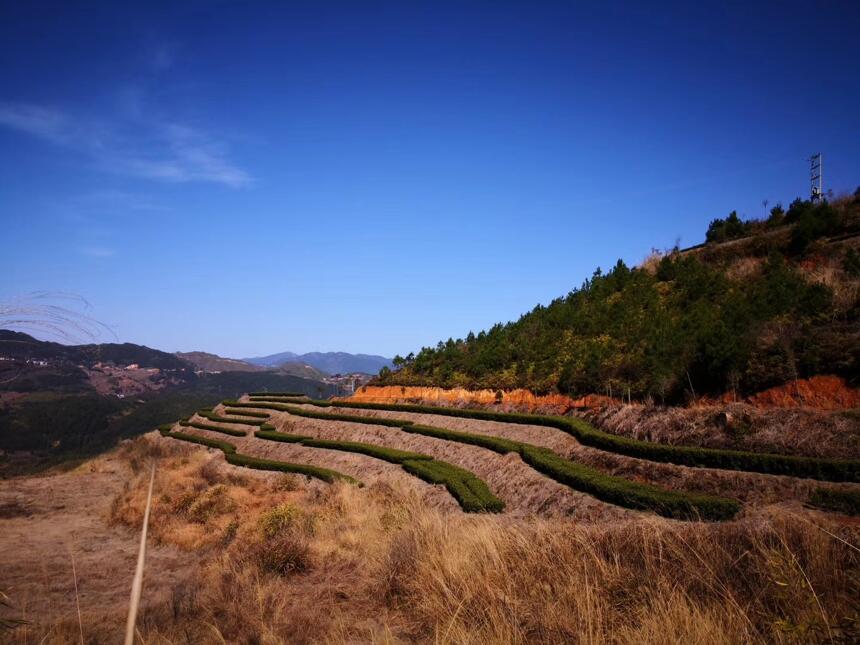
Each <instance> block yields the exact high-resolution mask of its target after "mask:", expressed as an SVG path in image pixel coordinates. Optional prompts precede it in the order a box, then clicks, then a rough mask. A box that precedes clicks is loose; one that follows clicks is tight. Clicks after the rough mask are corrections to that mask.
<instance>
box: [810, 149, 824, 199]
mask: <svg viewBox="0 0 860 645" xmlns="http://www.w3.org/2000/svg"><path fill="white" fill-rule="evenodd" d="M823 167H824V161H823V160H822V158H821V153H820V152H818V153H816V154H814V155H812V156H811V157H810V158H809V181H810V183H811V184H812V196H811V199H812V203H814V204H817V203H818V202H820V201H821V200H822V199H824V190H823V188H822V179H821V176H822V175H823V174H824V173H823V172H822V169H823Z"/></svg>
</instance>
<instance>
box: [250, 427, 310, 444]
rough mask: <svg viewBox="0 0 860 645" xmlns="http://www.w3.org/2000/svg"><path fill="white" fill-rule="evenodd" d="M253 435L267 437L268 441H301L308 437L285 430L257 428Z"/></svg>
mask: <svg viewBox="0 0 860 645" xmlns="http://www.w3.org/2000/svg"><path fill="white" fill-rule="evenodd" d="M254 436H255V437H257V438H258V439H268V440H269V441H281V442H283V443H301V442H302V441H304V440H305V439H310V437H304V436H302V435H298V434H288V433H286V432H278V431H277V430H257V431H256V432H255V433H254Z"/></svg>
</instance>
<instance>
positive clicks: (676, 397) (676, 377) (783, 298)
mask: <svg viewBox="0 0 860 645" xmlns="http://www.w3.org/2000/svg"><path fill="white" fill-rule="evenodd" d="M858 233H860V189H858V194H855V196H853V197H846V198H842V199H839V200H836V201H834V202H833V203H827V202H823V203H821V204H812V203H810V202H808V201H803V200H799V199H798V200H796V201H795V202H793V203H792V204H791V206H790V207H789V208H788V209H787V210H784V209H783V208H782V207H781V206H776V207H775V208H773V209H772V210H771V216H770V218H768V219H767V220H753V221H742V220H741V219H740V218H738V216H737V214H736V213H732V214H730V215H729V217H727V218H726V219H717V220H714V221H713V222H712V223H711V225H710V227H709V230H708V232H707V237H706V239H707V240H708V241H707V242H706V243H705V244H704V245H702V246H700V247H696V248H693V249H689V250H686V251H680V250H678V249H675V250H673V251H671V252H668V253H665V254H659V255H655V256H652V257H650V258H649V259H648V260H646V261H645V262H644V263H643V264H642V266H640V267H636V268H630V267H628V266H627V265H626V264H625V263H624V262H622V261H621V260H619V261H618V262H617V263H616V264H615V265H614V266H613V267H612V269H611V270H609V271H607V272H603V271H601V269H599V268H598V269H597V270H596V271H595V272H594V275H593V276H592V277H591V278H590V279H588V280H586V281H585V282H584V283H583V284H582V286H581V287H580V288H578V289H574V290H573V291H571V292H570V293H568V294H567V295H566V296H564V297H561V298H558V299H556V300H554V301H553V302H551V303H550V304H549V305H546V306H544V305H538V306H537V307H535V308H534V309H533V310H532V311H531V312H529V313H527V314H525V315H523V316H522V317H521V318H520V319H519V320H517V321H516V322H510V323H507V324H501V323H500V324H496V325H495V326H493V327H492V328H491V329H489V330H488V331H482V332H480V333H478V334H477V335H476V334H474V333H472V332H469V334H468V335H467V336H466V337H465V338H464V339H457V340H454V339H452V338H451V339H448V341H447V342H439V343H438V345H437V346H436V347H425V348H423V349H422V350H421V351H420V352H418V353H417V354H416V355H413V354H410V355H409V356H407V357H405V358H402V357H399V356H398V357H396V358H395V365H396V368H395V369H396V371H393V372H392V371H387V370H385V369H383V370H382V372H381V373H380V376H379V377H378V378H377V379H376V383H379V384H386V385H435V386H441V387H455V386H460V387H467V388H493V389H511V388H516V387H523V388H528V389H531V390H533V391H535V392H539V393H545V392H554V391H557V392H561V393H565V394H572V395H581V394H587V393H591V392H603V393H613V394H614V395H616V396H619V395H623V396H625V397H626V396H627V395H628V393H629V395H630V396H632V397H634V398H645V397H649V396H650V397H652V398H654V399H655V400H657V401H662V402H680V401H683V400H685V399H686V398H688V397H690V396H691V395H693V396H699V395H701V394H719V393H723V392H727V391H735V392H736V393H738V394H743V393H751V392H754V391H758V390H761V389H764V388H767V387H770V386H773V385H778V384H782V383H785V382H789V381H792V380H794V379H797V378H803V377H807V376H812V375H815V374H837V375H841V376H844V377H845V378H846V379H848V380H849V382H851V383H856V381H857V376H858V365H860V356H858V353H860V342H858V341H860V323H858V291H860V289H858V287H860V280H858V278H860V255H858V252H857V248H856V244H857V237H856V236H857V235H858Z"/></svg>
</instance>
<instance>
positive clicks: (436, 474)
mask: <svg viewBox="0 0 860 645" xmlns="http://www.w3.org/2000/svg"><path fill="white" fill-rule="evenodd" d="M402 465H403V469H404V470H406V472H408V473H411V474H413V475H415V476H416V477H420V478H421V479H423V480H424V481H426V482H429V483H431V484H444V485H445V488H447V489H448V492H449V493H451V495H452V496H453V497H454V499H456V500H457V502H458V503H459V504H460V506H461V507H462V509H463V510H464V511H466V512H468V513H480V512H487V513H500V512H501V511H502V510H503V509H504V508H505V503H504V502H503V501H502V500H500V499H498V498H497V497H496V496H495V495H493V493H492V492H490V489H489V488H488V487H487V485H486V484H485V483H484V482H483V480H481V479H478V478H477V477H476V476H475V475H474V474H473V473H471V472H469V471H468V470H464V469H463V468H458V467H457V466H454V465H453V464H449V463H448V462H445V461H437V460H435V459H433V460H423V459H422V460H415V461H404V462H403V464H402Z"/></svg>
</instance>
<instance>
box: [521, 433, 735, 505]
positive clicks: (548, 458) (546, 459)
mask: <svg viewBox="0 0 860 645" xmlns="http://www.w3.org/2000/svg"><path fill="white" fill-rule="evenodd" d="M520 455H521V456H522V459H523V461H524V462H526V463H527V464H528V465H529V466H531V467H532V468H534V469H535V470H537V471H538V472H541V473H543V474H544V475H546V476H548V477H551V478H552V479H554V480H555V481H557V482H559V483H561V484H565V485H567V486H570V487H571V488H575V489H576V490H579V491H582V492H584V493H588V494H590V495H593V496H594V497H596V498H597V499H600V500H602V501H604V502H609V503H610V504H617V505H618V506H624V507H627V508H633V509H637V510H649V511H654V512H655V513H657V514H658V515H663V516H665V517H673V518H676V519H686V520H689V519H693V520H696V519H702V520H727V519H730V518H732V517H734V515H735V514H736V513H737V512H738V511H739V510H740V504H739V503H738V502H737V501H735V500H733V499H726V498H723V497H712V496H710V495H700V494H696V493H688V492H676V491H670V490H665V489H661V488H657V487H656V486H649V485H648V484H640V483H638V482H633V481H630V480H629V479H624V478H622V477H614V476H612V475H606V474H604V473H602V472H600V471H599V470H596V469H594V468H591V467H589V466H585V465H583V464H579V463H576V462H574V461H570V460H568V459H564V458H563V457H561V456H559V455H558V454H556V453H555V452H553V451H552V450H549V449H547V448H540V447H538V446H532V445H528V444H523V447H522V450H521V451H520Z"/></svg>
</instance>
